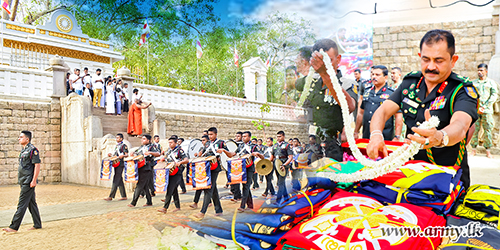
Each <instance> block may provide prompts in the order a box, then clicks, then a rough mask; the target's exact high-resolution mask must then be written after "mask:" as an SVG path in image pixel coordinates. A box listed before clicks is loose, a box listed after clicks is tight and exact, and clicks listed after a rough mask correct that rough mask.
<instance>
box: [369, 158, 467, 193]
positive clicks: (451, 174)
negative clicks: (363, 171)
mask: <svg viewBox="0 0 500 250" xmlns="http://www.w3.org/2000/svg"><path fill="white" fill-rule="evenodd" d="M461 176H462V170H461V169H460V166H451V167H447V166H440V165H434V164H432V163H428V162H425V161H408V162H407V163H405V165H403V166H401V167H400V168H398V169H397V170H396V171H394V172H392V173H387V174H385V175H382V176H380V177H378V178H375V179H373V180H374V181H377V182H380V183H383V184H386V185H390V186H393V187H398V188H404V189H410V190H427V191H429V192H433V193H436V194H450V193H451V192H452V191H453V190H454V189H455V186H456V185H457V183H458V181H459V180H460V177H461Z"/></svg>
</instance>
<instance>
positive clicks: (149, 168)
mask: <svg viewBox="0 0 500 250" xmlns="http://www.w3.org/2000/svg"><path fill="white" fill-rule="evenodd" d="M276 139H277V140H276V143H275V142H274V139H273V138H272V137H269V138H266V145H263V140H262V139H259V140H257V139H256V138H253V139H252V134H251V132H250V131H245V132H237V133H236V136H235V140H234V142H235V143H236V144H237V148H236V150H235V151H234V152H231V151H230V150H229V149H228V147H227V144H226V141H224V140H220V139H218V138H217V129H216V128H215V127H211V128H209V129H208V130H206V131H205V132H204V135H203V136H202V143H203V147H202V148H201V150H200V151H199V152H198V153H195V154H194V155H195V156H204V157H209V156H216V164H217V167H215V168H211V170H210V171H211V173H210V176H211V183H212V185H211V188H210V189H204V190H196V192H195V195H194V199H193V204H191V205H190V207H191V208H193V209H197V208H198V202H199V200H200V198H201V194H202V193H203V194H204V199H203V205H202V207H201V210H200V212H199V213H197V214H194V215H193V218H195V219H201V218H203V217H204V215H205V213H206V212H207V208H208V207H209V206H210V205H213V206H214V208H215V215H216V216H220V215H221V214H222V211H223V210H222V206H221V203H220V197H219V192H218V189H217V185H216V184H217V178H218V175H219V172H220V171H222V170H223V168H222V165H221V164H222V162H221V157H220V156H221V154H225V155H226V156H227V157H228V158H233V157H236V158H238V157H242V156H244V155H250V156H251V157H252V158H254V159H257V158H260V159H269V160H270V161H271V162H274V161H275V160H279V161H280V162H281V164H280V165H281V166H280V167H279V168H280V170H281V171H278V170H277V169H276V168H277V167H274V166H273V171H271V173H269V174H267V175H266V176H262V179H263V178H264V177H265V179H266V190H265V191H264V193H263V194H262V196H264V197H265V198H268V199H273V200H274V199H276V200H275V201H276V202H279V201H280V200H281V199H283V198H284V197H286V195H287V190H286V183H285V180H286V178H287V176H288V172H289V171H290V172H291V174H292V179H296V178H298V177H299V175H300V170H299V169H296V165H294V164H295V163H294V161H293V157H294V156H296V155H298V154H301V153H304V152H310V153H314V154H316V155H318V156H320V155H322V154H323V153H322V151H321V147H320V145H319V144H317V143H316V136H314V135H310V136H309V144H307V145H305V147H302V146H301V144H300V141H299V139H298V138H294V139H291V140H290V142H291V143H288V142H286V141H285V133H284V132H283V131H279V132H278V133H277V134H276ZM116 141H117V145H116V147H115V150H114V153H109V154H108V156H118V157H119V159H120V165H119V166H117V167H116V168H115V171H114V177H113V185H112V188H111V193H110V195H109V197H107V198H105V200H108V201H110V200H112V199H113V198H114V197H115V195H116V192H117V190H118V189H119V190H120V193H121V196H122V198H121V199H120V200H126V199H127V196H126V192H125V186H124V182H123V177H122V174H123V169H124V167H125V163H124V158H125V157H127V156H137V155H143V156H144V158H145V165H144V166H143V167H141V168H139V169H138V182H137V185H136V188H135V191H134V195H133V199H132V201H131V203H130V204H128V206H129V207H134V206H136V204H137V201H138V199H139V198H140V197H142V196H144V197H146V204H145V205H144V206H152V205H153V203H152V196H155V188H154V178H153V169H154V166H155V164H156V162H157V161H163V160H164V161H167V162H173V163H175V165H174V168H177V171H175V174H173V175H169V177H168V178H169V181H168V187H167V191H166V195H165V199H162V202H164V206H163V207H162V208H160V209H158V211H159V212H162V213H166V212H167V210H168V208H169V205H170V202H171V200H172V198H173V201H174V204H175V207H176V208H175V209H174V210H172V211H174V212H175V211H178V210H179V209H180V199H179V191H178V187H179V186H182V185H185V183H184V178H183V172H184V169H186V167H187V166H188V163H189V157H188V155H187V154H186V152H185V151H184V150H183V149H182V148H181V146H180V144H181V141H180V140H179V138H178V136H176V135H172V136H171V137H170V138H169V139H168V149H167V150H162V148H161V145H160V144H159V137H158V136H155V137H154V140H153V138H152V137H151V136H150V135H148V134H145V135H143V136H142V146H141V147H139V148H138V149H137V150H135V151H134V152H129V150H128V147H127V145H126V144H125V143H124V142H123V135H122V134H117V136H116ZM250 163H251V164H248V165H247V166H246V176H247V179H246V183H243V184H241V185H242V188H240V184H232V185H231V193H232V194H233V198H232V199H231V201H233V202H235V203H236V202H240V204H241V205H240V208H239V209H238V210H239V211H240V212H244V211H245V210H246V209H252V208H253V199H252V193H251V190H252V185H253V184H254V183H256V182H257V180H258V174H257V173H256V172H255V164H254V160H252V161H250ZM279 172H280V173H281V174H280V173H279ZM275 173H276V177H277V183H276V184H277V186H278V191H277V192H276V191H275V189H274V185H273V183H272V180H273V176H274V174H275ZM283 173H284V174H283ZM262 179H261V180H262ZM226 187H228V185H226ZM253 187H254V188H253V189H254V190H255V189H256V188H257V186H256V185H254V186H253ZM182 193H185V186H184V188H182Z"/></svg>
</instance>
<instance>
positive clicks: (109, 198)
mask: <svg viewBox="0 0 500 250" xmlns="http://www.w3.org/2000/svg"><path fill="white" fill-rule="evenodd" d="M112 199H113V198H111V197H108V198H104V200H105V201H111V200H112Z"/></svg>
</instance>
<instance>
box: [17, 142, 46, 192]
mask: <svg viewBox="0 0 500 250" xmlns="http://www.w3.org/2000/svg"><path fill="white" fill-rule="evenodd" d="M40 162H41V161H40V152H39V151H38V149H37V148H36V147H35V146H33V144H31V143H28V144H27V145H26V146H25V147H24V148H23V149H22V150H21V153H20V154H19V167H18V176H17V178H18V179H17V180H18V182H19V184H20V185H29V184H30V183H31V181H32V180H33V176H34V173H35V164H37V163H40Z"/></svg>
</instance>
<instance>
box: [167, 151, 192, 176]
mask: <svg viewBox="0 0 500 250" xmlns="http://www.w3.org/2000/svg"><path fill="white" fill-rule="evenodd" d="M165 156H166V157H165V160H166V161H167V162H180V161H182V160H184V159H185V158H188V157H187V155H186V153H185V152H184V150H182V148H181V147H180V146H176V147H175V148H174V149H170V148H169V149H168V150H167V151H166V152H165ZM184 167H185V164H182V165H180V166H179V171H177V174H182V171H184ZM177 174H176V175H177Z"/></svg>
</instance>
